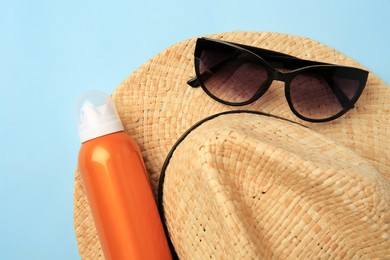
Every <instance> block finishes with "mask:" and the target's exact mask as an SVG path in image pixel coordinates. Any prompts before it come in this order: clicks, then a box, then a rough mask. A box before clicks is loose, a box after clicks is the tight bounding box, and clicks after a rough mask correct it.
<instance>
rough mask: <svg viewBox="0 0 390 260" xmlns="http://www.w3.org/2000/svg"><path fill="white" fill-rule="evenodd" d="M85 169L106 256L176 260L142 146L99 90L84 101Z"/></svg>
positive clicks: (81, 160)
mask: <svg viewBox="0 0 390 260" xmlns="http://www.w3.org/2000/svg"><path fill="white" fill-rule="evenodd" d="M78 110H79V111H80V113H79V135H80V139H81V142H82V145H81V149H80V152H79V158H78V162H79V169H80V174H81V178H82V183H83V185H84V189H85V191H86V195H87V199H88V202H89V205H90V208H91V212H92V215H93V219H94V223H95V226H96V229H97V232H98V236H99V240H100V243H101V245H102V249H103V253H104V256H105V258H106V259H113V260H121V259H126V260H128V259H171V258H172V257H171V253H170V250H169V246H168V242H167V240H166V237H165V233H164V229H163V226H162V223H161V219H160V216H159V213H158V210H157V205H156V202H155V199H154V197H153V192H152V189H151V185H150V182H149V178H148V175H147V173H146V169H145V166H144V162H143V159H142V155H141V152H140V149H139V148H138V146H137V144H136V143H135V141H134V140H133V139H132V138H131V137H130V136H128V135H127V134H126V133H125V132H124V131H123V126H122V123H121V121H120V118H119V116H118V113H117V112H116V108H115V104H114V103H113V102H112V101H111V99H110V97H109V96H108V95H106V94H105V93H103V92H99V91H94V92H90V93H88V94H87V95H84V96H83V97H82V98H81V99H80V100H79V109H78Z"/></svg>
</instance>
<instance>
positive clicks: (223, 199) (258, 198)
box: [74, 32, 390, 259]
mask: <svg viewBox="0 0 390 260" xmlns="http://www.w3.org/2000/svg"><path fill="white" fill-rule="evenodd" d="M208 37H211V38H217V39H224V40H227V41H232V42H237V43H242V44H247V45H253V46H258V47H261V48H267V49H271V50H275V51H279V52H284V53H287V54H290V55H293V56H297V57H300V58H305V59H311V60H318V61H323V62H329V63H336V64H343V65H351V66H356V67H362V66H360V65H359V64H357V63H356V62H355V61H353V60H352V59H350V58H348V57H346V56H345V55H343V54H341V53H339V52H337V51H335V50H333V49H331V48H329V47H327V46H325V45H323V44H321V43H318V42H315V41H313V40H310V39H307V38H303V37H298V36H292V35H286V34H279V33H256V32H231V33H222V34H216V35H211V36H210V35H209V36H208ZM195 41H196V38H193V39H189V40H186V41H183V42H180V43H178V44H175V45H173V46H171V47H169V48H168V49H166V50H164V51H163V52H161V53H160V54H158V55H156V56H155V57H153V58H152V59H150V60H149V61H148V62H146V63H145V64H144V65H142V66H141V67H140V68H139V69H138V70H136V71H135V72H134V73H132V74H131V75H130V76H129V77H128V78H127V79H125V80H124V81H123V82H122V83H121V84H120V85H119V86H118V87H117V89H116V90H115V92H114V93H113V99H114V101H115V103H116V105H117V108H118V112H119V114H120V116H121V119H122V122H123V123H124V126H125V131H126V132H127V133H129V134H130V135H131V136H132V137H133V138H134V139H135V140H136V141H137V143H138V144H139V146H140V148H141V150H142V153H143V157H144V160H145V164H146V167H147V170H148V173H149V175H150V179H151V182H152V187H153V189H154V192H155V195H156V199H157V197H158V195H160V199H161V201H160V202H161V209H162V214H163V215H164V219H165V224H166V227H167V230H168V233H169V237H170V239H171V240H172V244H173V246H174V248H175V250H176V252H177V254H178V256H179V257H180V258H181V259H190V258H191V259H203V258H216V259H220V258H232V259H243V258H245V259H247V258H291V259H296V258H315V257H320V258H352V257H358V258H367V259H371V258H389V257H390V153H389V151H390V142H389V138H388V136H389V135H390V118H389V112H390V104H389V100H390V89H389V87H388V86H387V85H386V84H385V83H384V82H383V81H382V80H380V79H379V78H378V77H377V76H375V75H374V74H373V73H370V74H369V78H368V82H367V86H366V88H365V90H364V92H363V94H362V96H361V97H360V99H359V100H358V102H357V103H356V104H355V108H354V109H352V110H351V111H349V112H348V113H347V114H346V115H344V116H342V117H341V118H339V119H337V120H334V121H331V122H327V123H320V124H318V123H317V124H315V123H308V122H305V121H302V120H300V119H298V118H297V117H295V115H294V114H293V113H292V112H291V111H290V109H289V107H288V105H287V102H286V101H285V98H284V92H283V83H279V82H274V83H273V85H272V86H271V87H270V89H269V90H268V92H267V93H266V94H265V95H264V96H263V97H262V98H261V99H259V100H258V101H256V102H254V103H252V104H250V105H247V106H245V107H243V109H245V110H250V111H233V110H234V109H237V108H233V107H229V106H225V105H222V104H220V103H218V102H216V101H214V100H212V99H211V98H209V97H208V96H207V95H206V94H205V93H204V92H203V91H202V90H201V89H200V88H191V87H188V86H187V84H186V81H187V80H188V79H189V78H191V77H192V76H193V75H194V67H193V63H194V62H193V51H194V48H195ZM252 111H258V112H252ZM265 113H266V114H265ZM268 114H271V115H272V116H270V115H268ZM164 162H165V164H164ZM160 175H161V189H160V194H158V193H159V192H158V186H159V181H160ZM74 202H75V204H74V207H75V209H74V222H75V230H76V236H77V241H78V246H79V251H80V255H81V256H82V257H83V258H90V259H99V258H102V252H101V248H100V244H99V241H98V238H97V234H96V230H95V227H94V224H93V220H92V217H91V214H90V211H89V208H88V203H87V201H86V197H85V194H84V191H83V188H82V185H81V181H80V176H79V173H78V170H76V176H75V193H74Z"/></svg>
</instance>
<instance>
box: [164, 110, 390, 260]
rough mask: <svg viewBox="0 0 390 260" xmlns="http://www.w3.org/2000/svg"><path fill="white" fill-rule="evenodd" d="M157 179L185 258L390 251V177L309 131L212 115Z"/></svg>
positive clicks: (362, 254)
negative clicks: (389, 228)
mask: <svg viewBox="0 0 390 260" xmlns="http://www.w3.org/2000/svg"><path fill="white" fill-rule="evenodd" d="M194 158H196V160H194ZM164 177H165V178H164V196H163V201H164V209H165V210H164V214H165V218H166V223H167V226H168V230H169V233H170V234H171V239H172V241H173V244H174V245H175V249H176V251H177V254H178V255H179V256H180V257H181V258H182V259H209V258H212V259H226V258H232V259H270V258H277V259H288V258H289V259H303V258H308V259H313V258H316V257H320V258H325V259H335V258H344V259H345V258H347V259H351V258H353V257H355V258H368V259H373V258H380V257H383V258H385V256H386V255H387V256H390V255H389V253H390V240H389V239H388V237H387V232H388V223H389V210H390V206H389V199H390V198H389V188H390V185H389V184H390V183H389V182H387V181H386V180H385V179H384V177H383V176H381V174H379V173H378V172H377V171H376V170H375V169H374V168H373V167H372V166H371V165H370V164H369V163H368V162H367V161H365V160H364V159H362V158H361V157H360V156H358V155H356V153H354V152H352V151H351V150H349V149H348V148H345V147H344V146H342V145H340V144H338V143H336V142H335V141H333V140H331V139H329V138H326V137H325V136H323V135H321V134H319V133H316V132H313V131H312V130H310V129H308V128H304V127H301V126H299V125H296V124H291V123H286V122H283V120H280V119H274V118H268V117H264V116H259V115H253V114H245V113H239V114H229V115H223V116H219V117H217V118H215V119H213V120H211V121H208V122H206V123H203V124H202V125H201V126H200V127H198V128H197V129H195V130H193V131H191V132H190V134H189V135H188V136H187V137H186V138H185V139H184V141H182V142H181V143H180V144H179V145H178V146H177V148H176V150H175V151H174V153H173V156H172V157H171V159H170V162H169V165H168V167H167V169H166V171H165V176H164Z"/></svg>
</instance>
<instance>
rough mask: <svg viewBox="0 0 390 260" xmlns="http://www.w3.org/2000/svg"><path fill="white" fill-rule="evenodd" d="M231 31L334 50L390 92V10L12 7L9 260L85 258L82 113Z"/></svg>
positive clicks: (4, 201)
mask: <svg viewBox="0 0 390 260" xmlns="http://www.w3.org/2000/svg"><path fill="white" fill-rule="evenodd" d="M226 31H275V32H283V33H289V34H295V35H301V36H306V37H309V38H312V39H314V40H317V41H319V42H322V43H324V44H326V45H328V46H330V47H333V48H335V49H337V50H339V51H341V52H343V53H344V54H346V55H348V56H350V57H351V58H353V59H355V60H357V61H358V62H360V63H361V64H362V65H364V66H366V67H367V68H369V69H370V70H372V71H373V72H374V73H375V74H377V75H378V76H379V77H381V78H382V79H383V80H385V81H386V82H387V83H388V84H389V83H390V1H386V0H383V1H374V0H366V1H364V0H362V1H358V0H348V1H347V0H344V1H343V0H326V1H311V0H307V1H297V0H296V1H276V0H275V1H271V0H269V1H260V0H254V1H245V0H242V1H229V0H216V1H204V0H198V1H187V0H180V1H179V0H176V1H174V0H168V1H150V0H142V1H137V2H136V1H124V0H123V1H89V0H86V1H75V0H67V1H54V0H53V1H27V0H26V1H18V0H1V2H0V90H1V91H0V141H1V143H0V203H1V205H0V209H1V214H0V259H78V258H79V254H78V249H77V243H76V239H75V234H74V229H73V178H74V169H75V165H76V160H77V153H78V149H79V139H78V136H77V132H76V125H75V122H74V120H73V117H72V107H73V104H74V102H75V101H76V99H77V97H78V96H79V95H80V94H81V93H83V92H85V91H86V90H89V89H91V88H97V89H101V90H103V91H106V92H109V93H110V92H112V91H113V90H114V89H115V87H116V86H117V85H118V84H119V83H120V82H121V81H122V80H123V79H125V78H126V77H127V76H128V75H129V74H130V73H131V72H133V71H134V70H136V69H137V68H138V67H139V66H140V65H141V64H143V63H144V62H146V61H147V60H148V59H149V58H151V57H153V56H154V55H156V54H157V53H159V52H160V51H162V50H163V49H164V48H167V47H169V46H170V45H172V44H174V43H176V42H179V41H182V40H185V39H187V38H191V37H194V36H200V35H204V34H210V33H219V32H226Z"/></svg>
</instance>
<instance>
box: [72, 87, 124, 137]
mask: <svg viewBox="0 0 390 260" xmlns="http://www.w3.org/2000/svg"><path fill="white" fill-rule="evenodd" d="M75 114H76V117H77V123H78V130H79V136H80V140H81V142H82V143H84V142H86V141H88V140H91V139H94V138H96V137H99V136H103V135H107V134H110V133H114V132H119V131H123V125H122V122H121V119H120V118H119V115H118V112H117V110H116V107H115V104H114V102H113V101H112V99H111V98H110V96H109V95H108V94H106V93H104V92H102V91H99V90H92V91H89V92H87V93H85V94H84V95H82V96H80V98H79V99H78V102H77V104H76V107H75Z"/></svg>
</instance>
